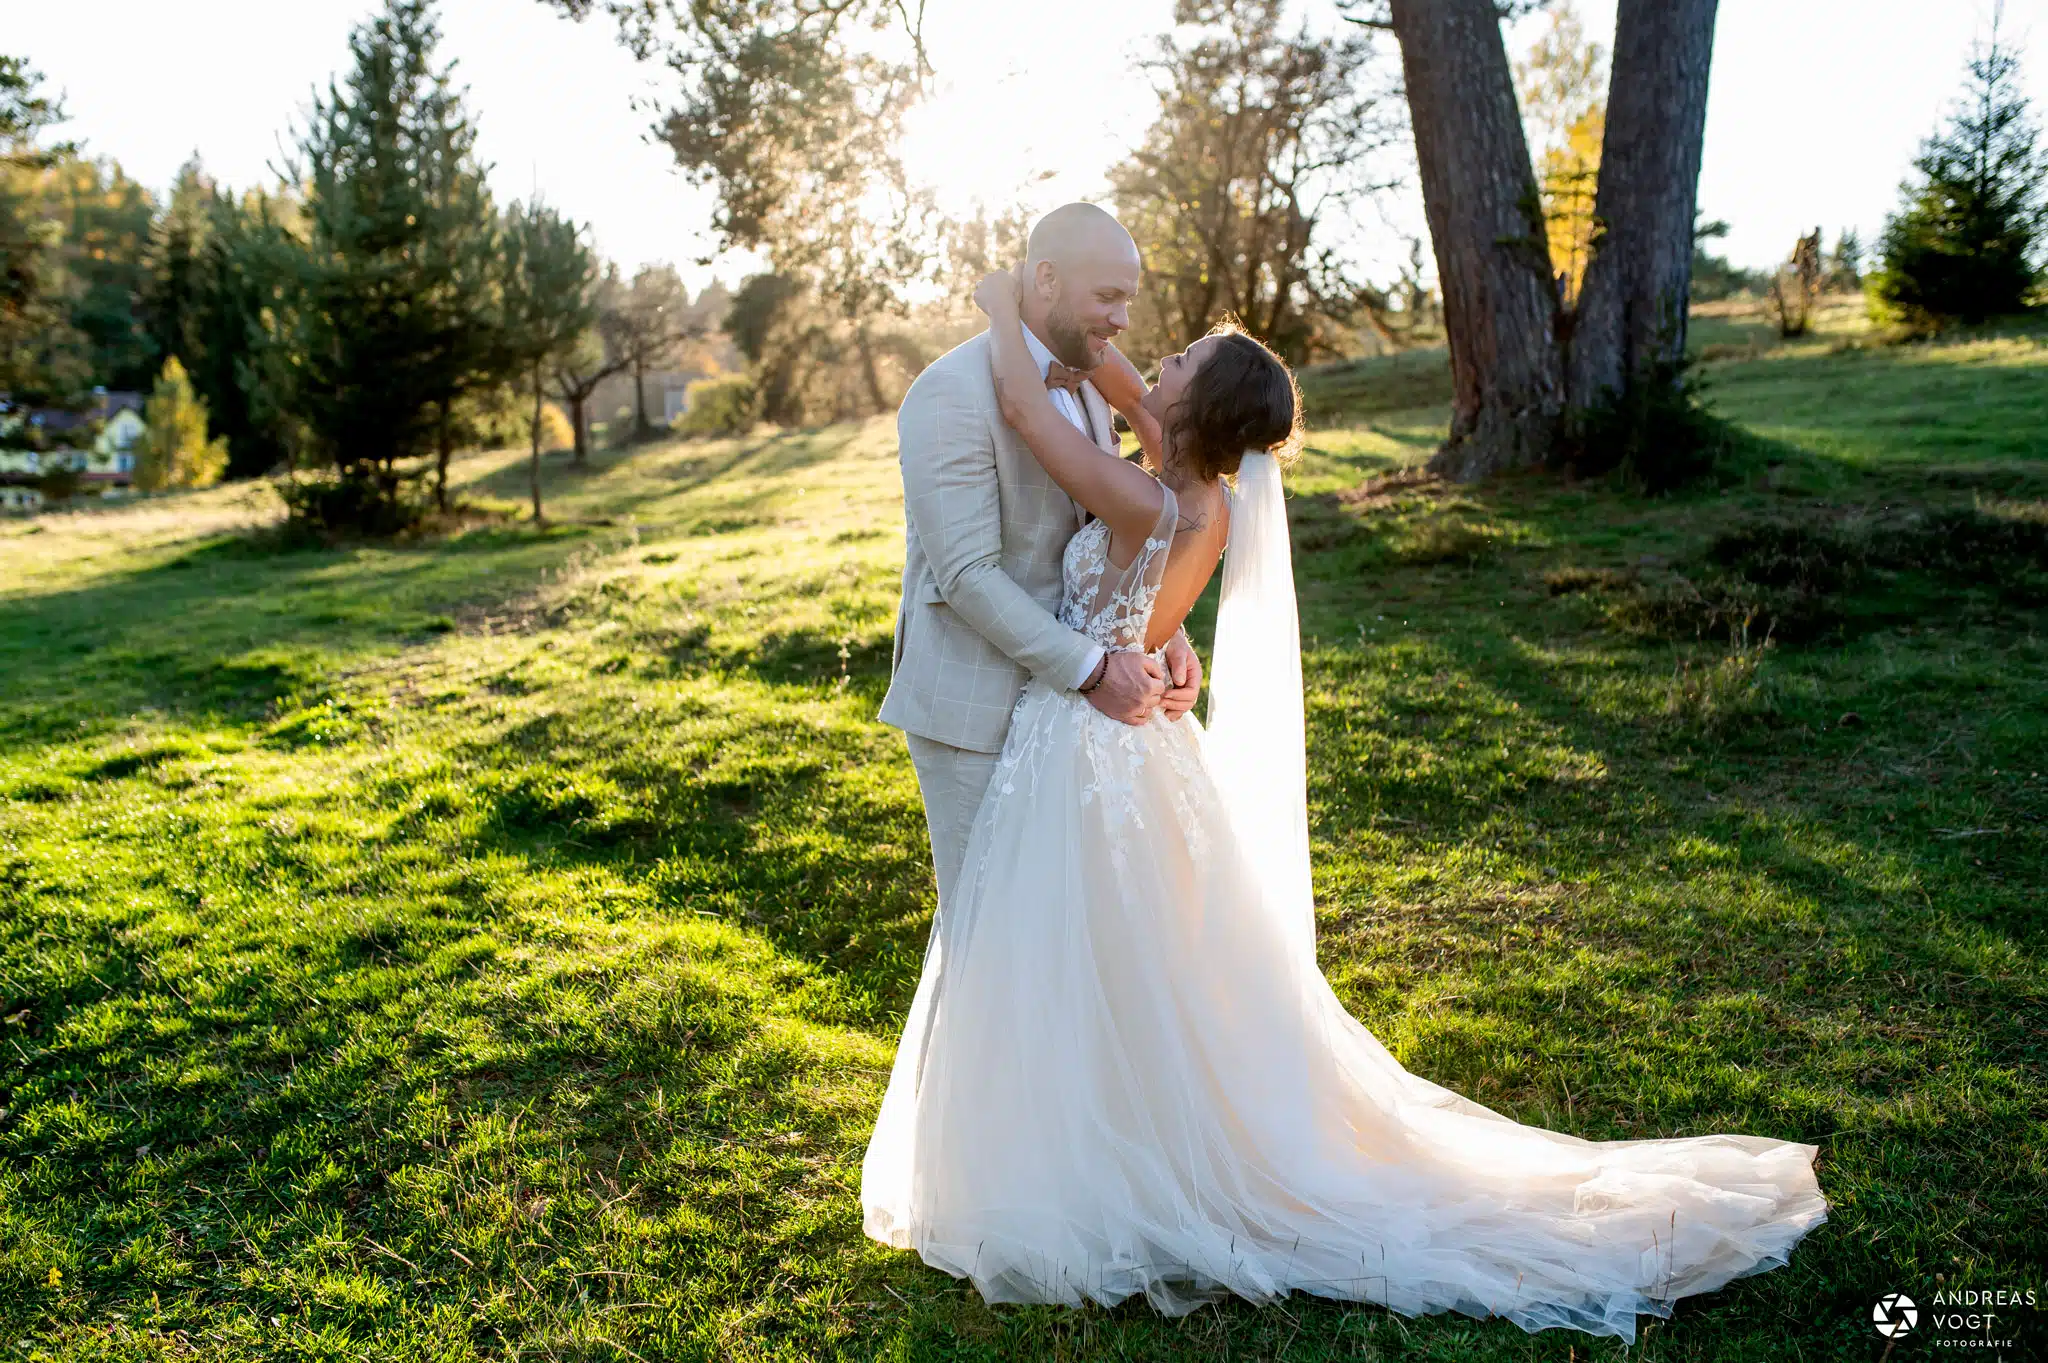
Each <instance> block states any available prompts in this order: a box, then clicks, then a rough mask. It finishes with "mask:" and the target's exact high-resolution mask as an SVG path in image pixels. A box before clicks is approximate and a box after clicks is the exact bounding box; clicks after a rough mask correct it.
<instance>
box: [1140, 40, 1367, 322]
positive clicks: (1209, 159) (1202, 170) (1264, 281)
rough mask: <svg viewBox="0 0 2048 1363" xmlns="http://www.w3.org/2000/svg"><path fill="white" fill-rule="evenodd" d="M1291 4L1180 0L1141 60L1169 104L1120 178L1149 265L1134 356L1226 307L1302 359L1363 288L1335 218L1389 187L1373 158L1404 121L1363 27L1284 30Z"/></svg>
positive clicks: (1353, 307) (1350, 309)
mask: <svg viewBox="0 0 2048 1363" xmlns="http://www.w3.org/2000/svg"><path fill="white" fill-rule="evenodd" d="M1286 11H1287V0H1234V2H1233V0H1178V3H1177V4H1176V6H1175V10H1174V21H1175V29H1174V31H1173V33H1172V34H1170V35H1169V36H1166V37H1162V38H1161V39H1160V40H1159V44H1158V48H1157V51H1156V54H1155V55H1154V56H1153V58H1152V59H1151V60H1150V61H1149V62H1147V63H1146V67H1147V69H1148V70H1149V71H1151V72H1152V73H1153V75H1154V77H1155V88H1156V91H1157V94H1158V98H1159V111H1158V113H1157V115H1156V116H1155V118H1154V120H1153V123H1152V126H1151V128H1150V130H1149V131H1148V132H1147V133H1146V135H1145V140H1144V142H1143V143H1142V145H1141V146H1140V147H1139V149H1138V152H1137V154H1136V155H1135V156H1134V157H1132V158H1130V160H1129V161H1127V162H1126V163H1124V164H1123V165H1121V166H1119V167H1118V168H1117V169H1116V170H1115V171H1114V172H1113V173H1112V175H1111V185H1112V187H1113V191H1114V193H1115V196H1116V204H1117V210H1118V214H1119V216H1120V218H1121V219H1122V221H1123V223H1124V225H1125V226H1126V227H1128V228H1130V229H1131V233H1132V235H1133V236H1134V237H1135V238H1136V239H1137V242H1138V247H1139V250H1140V252H1141V253H1142V254H1143V257H1144V260H1145V269H1146V285H1147V286H1146V291H1145V294H1144V295H1143V297H1142V299H1141V306H1140V307H1139V308H1138V309H1136V310H1135V311H1136V312H1137V317H1136V319H1135V323H1134V330H1135V332H1136V335H1135V336H1134V338H1133V341H1134V346H1133V348H1134V352H1135V353H1137V354H1140V355H1154V354H1161V353H1165V352H1168V351H1173V350H1178V349H1180V348H1182V347H1183V346H1186V345H1188V344H1189V343H1191V342H1192V341H1194V340H1195V339H1196V338H1197V337H1200V336H1201V335H1203V334H1204V333H1206V332H1207V331H1208V330H1209V328H1210V326H1211V325H1212V324H1213V323H1214V322H1215V320H1216V319H1217V318H1218V317H1219V316H1221V315H1223V314H1224V313H1232V314H1235V315H1236V316H1237V317H1238V319H1239V320H1240V321H1242V322H1243V323H1244V325H1245V327H1246V328H1247V329H1249V330H1250V331H1251V332H1252V333H1253V334H1255V335H1257V336H1259V337H1261V338H1263V339H1264V340H1265V341H1266V342H1267V343H1268V344H1269V345H1272V346H1273V347H1274V348H1275V349H1276V350H1278V351H1279V352H1280V353H1281V354H1282V355H1283V356H1286V357H1287V358H1288V359H1290V360H1293V361H1296V362H1300V361H1302V360H1305V359H1307V358H1309V356H1310V354H1311V353H1312V352H1313V351H1314V350H1316V349H1318V348H1322V347H1323V346H1324V345H1326V340H1325V337H1324V335H1323V329H1324V328H1327V327H1328V326H1329V324H1330V322H1331V321H1332V320H1334V319H1342V320H1348V319H1349V318H1350V316H1351V315H1352V314H1353V313H1354V312H1355V311H1357V309H1358V306H1359V300H1360V296H1361V295H1362V294H1363V293H1365V292H1366V291H1367V289H1366V286H1365V284H1364V283H1363V281H1361V280H1359V279H1357V278H1356V277H1355V276H1354V274H1353V272H1352V271H1350V270H1348V269H1347V267H1346V265H1345V263H1344V262H1343V261H1342V259H1341V258H1340V257H1339V256H1338V255H1337V253H1336V251H1335V250H1334V249H1333V248H1332V247H1331V246H1330V244H1329V243H1328V241H1327V238H1328V236H1329V235H1330V234H1329V232H1328V230H1327V229H1328V227H1329V226H1330V219H1331V217H1332V216H1333V215H1334V214H1335V213H1336V212H1337V211H1339V209H1340V208H1341V207H1342V206H1343V205H1345V204H1346V203H1347V202H1349V201H1352V200H1355V199H1357V198H1359V197H1362V196H1363V195H1365V194H1367V193H1369V192H1371V191H1372V190H1374V189H1377V188H1382V187H1383V186H1381V185H1379V184H1378V183H1376V182H1375V181H1374V180H1373V178H1372V176H1371V174H1370V172H1369V170H1368V166H1369V164H1370V162H1369V158H1370V154H1371V153H1372V152H1374V151H1376V150H1378V149H1379V148H1381V147H1382V146H1384V145H1386V144H1387V143H1388V142H1390V141H1391V140H1392V138H1393V136H1394V134H1395V131H1396V125H1394V124H1392V123H1391V122H1390V121H1389V119H1388V117H1387V115H1386V112H1385V108H1386V106H1385V102H1384V100H1383V98H1382V92H1381V91H1380V90H1378V89H1376V88H1374V87H1373V86H1372V84H1371V83H1370V82H1369V80H1368V79H1367V68H1368V63H1369V61H1370V59H1371V56H1372V49H1371V45H1370V43H1369V42H1368V41H1367V39H1366V38H1365V36H1364V35H1362V34H1353V35H1348V36H1343V37H1340V38H1338V39H1336V40H1334V41H1332V40H1325V39H1320V38H1318V37H1317V36H1316V35H1314V34H1313V33H1312V32H1311V31H1310V30H1309V29H1308V27H1307V26H1306V24H1305V23H1304V24H1303V25H1302V26H1300V27H1298V28H1296V29H1294V30H1292V31H1290V30H1289V28H1288V25H1287V22H1286V20H1287V12H1286ZM1319 229H1320V230H1319Z"/></svg>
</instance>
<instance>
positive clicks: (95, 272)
mask: <svg viewBox="0 0 2048 1363" xmlns="http://www.w3.org/2000/svg"><path fill="white" fill-rule="evenodd" d="M39 198H40V199H41V211H42V213H43V216H44V217H45V218H47V219H49V220H50V221H51V222H53V223H55V224H56V225H57V229H58V232H59V233H60V242H61V245H60V246H59V249H58V253H57V254H58V259H59V260H60V261H61V262H62V268H63V271H64V274H65V276H66V278H65V281H64V289H63V291H64V295H65V303H64V306H65V309H66V312H67V314H68V316H69V319H70V322H71V325H72V326H73V327H75V328H77V330H78V331H79V333H80V334H81V335H83V336H84V337H85V339H86V344H87V346H88V347H89V355H90V359H89V363H90V365H91V369H92V376H93V382H94V383H97V384H103V385H105V386H106V387H109V388H119V389H128V390H131V391H134V390H141V389H146V388H148V387H149V385H150V382H151V381H152V379H153V378H154V377H155V375H156V371H157V359H158V354H159V352H158V350H157V348H156V345H155V343H154V340H153V338H152V337H151V336H150V334H149V331H148V329H147V328H146V327H145V326H144V324H143V319H142V316H141V313H140V311H139V308H138V303H139V300H140V298H141V296H142V293H143V290H144V287H145V281H146V280H147V278H148V273H149V266H148V248H149V241H150V226H151V222H152V220H153V219H154V218H155V216H156V209H157V204H156V196H155V195H153V194H151V193H150V192H149V190H148V188H147V187H145V186H143V185H140V184H138V183H136V182H135V181H134V180H131V179H129V178H128V176H127V175H126V173H124V172H123V171H122V169H121V165H120V163H119V162H118V161H114V160H111V159H109V158H107V157H85V156H79V155H76V154H71V155H66V156H63V157H60V158H58V159H57V160H56V161H55V162H54V163H53V164H52V165H50V166H49V167H48V168H47V169H45V170H44V171H43V172H42V174H41V177H40V185H39Z"/></svg>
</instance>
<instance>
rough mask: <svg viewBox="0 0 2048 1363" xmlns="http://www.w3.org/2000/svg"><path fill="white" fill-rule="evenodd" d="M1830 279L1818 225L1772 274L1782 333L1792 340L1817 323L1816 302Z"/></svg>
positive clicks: (1773, 299)
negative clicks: (1825, 264)
mask: <svg viewBox="0 0 2048 1363" xmlns="http://www.w3.org/2000/svg"><path fill="white" fill-rule="evenodd" d="M1826 282H1827V275H1826V267H1825V266H1824V265H1823V263H1822V261H1821V254H1820V229H1819V228H1818V227H1816V228H1814V229H1813V235H1812V236H1802V237H1801V238H1799V240H1798V241H1797V242H1795V243H1794V244H1793V246H1792V254H1791V255H1790V256H1789V257H1787V258H1786V260H1785V263H1784V264H1782V265H1780V266H1779V267H1778V272H1777V274H1775V275H1773V276H1772V277H1771V312H1772V314H1773V315H1774V316H1776V318H1777V320H1778V334H1779V335H1780V336H1783V337H1785V338H1787V339H1788V340H1789V339H1790V338H1792V337H1794V336H1804V335H1805V334H1806V333H1807V330H1808V329H1809V328H1810V327H1811V326H1812V325H1813V309H1814V305H1815V304H1816V303H1818V302H1819V301H1820V292H1821V289H1822V287H1823V286H1824V285H1825V284H1826Z"/></svg>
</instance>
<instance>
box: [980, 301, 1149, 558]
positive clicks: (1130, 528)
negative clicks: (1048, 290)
mask: <svg viewBox="0 0 2048 1363" xmlns="http://www.w3.org/2000/svg"><path fill="white" fill-rule="evenodd" d="M974 302H975V305H976V306H977V307H979V308H980V309H981V310H982V311H983V312H985V313H987V314H988V316H989V323H990V325H989V347H988V357H989V368H990V369H991V370H993V371H994V373H995V381H996V401H997V403H998V404H1000V406H1001V407H1002V411H1003V420H1004V421H1006V422H1008V423H1009V425H1010V428H1011V429H1012V430H1014V431H1016V432H1017V434H1018V435H1020V436H1022V437H1023V438H1024V443H1025V444H1026V445H1028V446H1030V447H1031V453H1032V455H1033V456H1034V457H1035V458H1036V459H1037V460H1038V462H1039V464H1040V465H1041V466H1042V467H1043V468H1044V469H1045V471H1046V472H1047V473H1048V474H1050V475H1051V476H1052V480H1053V481H1054V482H1055V483H1058V484H1059V485H1060V486H1061V487H1062V488H1063V489H1065V490H1066V493H1067V495H1068V496H1069V497H1072V498H1073V499H1074V500H1075V501H1077V502H1079V503H1080V504H1081V505H1082V506H1084V507H1086V508H1087V509H1088V512H1089V514H1090V515H1092V516H1094V517H1095V518H1096V519H1097V520H1100V521H1104V522H1106V523H1107V524H1108V526H1109V529H1110V533H1111V534H1112V535H1115V536H1116V537H1117V538H1119V539H1121V540H1124V541H1126V542H1129V541H1133V540H1136V541H1140V542H1142V541H1143V540H1144V539H1145V537H1146V536H1148V535H1150V534H1151V533H1152V529H1153V526H1154V524H1155V523H1156V522H1157V521H1158V519H1159V508H1160V507H1161V506H1162V505H1163V504H1164V502H1165V494H1164V492H1162V491H1161V489H1160V486H1159V482H1158V480H1157V479H1155V478H1153V477H1152V475H1150V474H1149V473H1146V472H1145V471H1144V470H1143V469H1141V468H1138V467H1136V466H1135V465H1133V464H1131V463H1129V462H1127V461H1126V460H1123V459H1119V458H1117V457H1116V456H1115V455H1113V454H1107V453H1105V452H1104V451H1103V449H1102V447H1101V446H1100V445H1097V444H1096V443H1095V442H1094V441H1093V440H1090V439H1089V438H1088V437H1087V436H1085V435H1083V434H1082V433H1081V432H1080V431H1078V430H1076V429H1075V428H1074V425H1073V423H1072V422H1070V421H1068V420H1067V419H1066V418H1065V417H1063V416H1061V415H1060V412H1059V409H1058V408H1056V407H1054V406H1053V405H1052V398H1051V397H1050V396H1049V395H1048V394H1047V393H1046V391H1045V380H1044V378H1043V377H1042V376H1041V375H1040V374H1039V372H1038V366H1037V364H1035V363H1034V362H1033V361H1032V359H1031V352H1030V351H1029V350H1028V349H1026V348H1025V345H1024V324H1023V321H1022V320H1021V319H1020V318H1019V316H1018V312H1017V277H1016V276H1015V275H1013V274H1009V273H1007V272H1005V273H1001V274H992V275H989V276H988V277H987V278H985V279H983V280H982V281H981V283H980V284H979V285H978V286H976V288H975V290H974Z"/></svg>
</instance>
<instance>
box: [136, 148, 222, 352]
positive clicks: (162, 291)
mask: <svg viewBox="0 0 2048 1363" xmlns="http://www.w3.org/2000/svg"><path fill="white" fill-rule="evenodd" d="M213 197H214V189H213V183H212V181H210V180H209V179H208V178H207V176H206V171H205V169H204V168H203V167H202V166H201V165H200V164H199V157H198V155H197V154H196V153H195V154H194V155H193V157H192V159H191V160H189V161H187V162H186V163H185V164H184V165H183V166H181V167H179V169H178V178H177V181H176V182H175V183H174V184H173V185H172V186H171V197H170V199H169V200H168V201H167V202H166V203H165V204H164V211H163V212H162V213H160V214H159V215H158V216H157V219H156V221H155V222H154V223H152V224H151V225H150V231H149V249H148V252H147V254H146V256H145V262H146V264H147V267H148V273H147V279H146V280H145V282H144V284H143V287H142V324H143V326H144V327H145V328H146V329H147V330H148V332H149V339H150V342H151V344H153V345H154V346H155V347H156V350H157V353H158V354H159V355H164V356H167V357H168V356H176V357H177V358H178V359H179V360H180V361H181V362H182V363H183V365H184V366H185V368H186V370H187V371H188V372H189V371H191V370H192V369H194V368H195V367H196V366H197V365H198V363H199V358H200V348H201V342H200V339H199V338H200V332H201V324H200V319H201V316H202V314H203V312H204V310H205V308H206V306H207V302H208V299H207V289H206V278H205V263H204V259H203V257H204V254H205V251H206V248H207V239H208V227H209V222H210V219H211V216H212V212H211V210H212V207H213Z"/></svg>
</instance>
